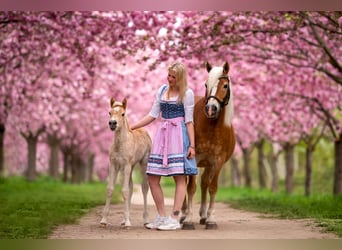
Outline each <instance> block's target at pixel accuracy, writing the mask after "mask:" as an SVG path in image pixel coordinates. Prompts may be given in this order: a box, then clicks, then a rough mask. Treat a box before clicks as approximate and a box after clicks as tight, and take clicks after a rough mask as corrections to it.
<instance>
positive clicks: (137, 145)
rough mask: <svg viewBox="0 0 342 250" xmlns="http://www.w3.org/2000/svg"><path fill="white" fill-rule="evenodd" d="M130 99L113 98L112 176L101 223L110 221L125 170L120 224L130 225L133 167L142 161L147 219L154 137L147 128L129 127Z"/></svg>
mask: <svg viewBox="0 0 342 250" xmlns="http://www.w3.org/2000/svg"><path fill="white" fill-rule="evenodd" d="M126 106H127V100H126V99H124V100H123V101H122V102H117V101H115V100H114V98H111V100H110V111H109V115H110V119H109V128H110V129H111V130H112V131H114V133H115V136H114V140H113V143H112V146H111V148H110V153H109V176H108V186H107V197H106V204H105V207H104V209H103V214H102V219H101V222H100V223H101V225H103V226H106V225H107V224H108V221H107V217H108V213H109V206H110V202H111V198H112V195H113V191H114V187H115V183H116V179H117V176H118V173H119V172H122V173H123V183H122V196H123V200H124V206H125V208H124V209H125V211H124V220H123V221H122V223H121V225H122V226H125V227H130V226H131V222H130V206H131V198H132V193H133V181H132V170H133V167H134V166H135V165H137V164H139V166H140V168H141V175H142V184H141V187H142V192H143V198H144V212H143V218H144V223H147V222H148V211H147V192H148V189H149V186H148V182H147V176H146V166H147V161H148V157H149V154H150V151H151V144H152V143H151V138H150V136H149V135H148V133H147V131H146V130H144V129H136V130H133V131H132V130H130V129H129V126H128V122H127V117H126V114H125V112H126Z"/></svg>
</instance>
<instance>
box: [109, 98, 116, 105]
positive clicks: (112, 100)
mask: <svg viewBox="0 0 342 250" xmlns="http://www.w3.org/2000/svg"><path fill="white" fill-rule="evenodd" d="M114 103H115V99H114V97H112V98H110V107H113V104H114Z"/></svg>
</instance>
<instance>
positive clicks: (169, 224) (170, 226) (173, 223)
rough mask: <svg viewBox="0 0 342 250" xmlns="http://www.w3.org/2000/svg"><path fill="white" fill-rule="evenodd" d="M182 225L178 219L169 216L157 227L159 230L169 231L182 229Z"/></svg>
mask: <svg viewBox="0 0 342 250" xmlns="http://www.w3.org/2000/svg"><path fill="white" fill-rule="evenodd" d="M180 228H181V225H180V223H179V221H178V220H177V219H173V218H171V216H169V217H167V218H166V220H164V222H163V223H162V224H161V225H160V226H159V227H158V228H157V229H158V230H163V231H168V230H177V229H180Z"/></svg>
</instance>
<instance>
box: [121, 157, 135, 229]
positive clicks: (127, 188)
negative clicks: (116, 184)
mask: <svg viewBox="0 0 342 250" xmlns="http://www.w3.org/2000/svg"><path fill="white" fill-rule="evenodd" d="M131 172H132V166H131V165H130V164H126V165H125V167H124V170H123V183H122V197H123V200H124V206H125V209H124V221H123V222H122V223H121V225H124V226H125V227H130V226H132V224H131V221H130V215H129V211H130V203H131V202H130V199H131V196H132V189H133V182H132V179H131V178H132V175H131Z"/></svg>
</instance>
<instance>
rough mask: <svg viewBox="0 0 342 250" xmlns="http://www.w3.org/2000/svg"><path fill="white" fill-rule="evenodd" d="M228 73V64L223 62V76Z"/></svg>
mask: <svg viewBox="0 0 342 250" xmlns="http://www.w3.org/2000/svg"><path fill="white" fill-rule="evenodd" d="M228 72H229V63H228V62H225V64H224V65H223V74H228Z"/></svg>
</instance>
